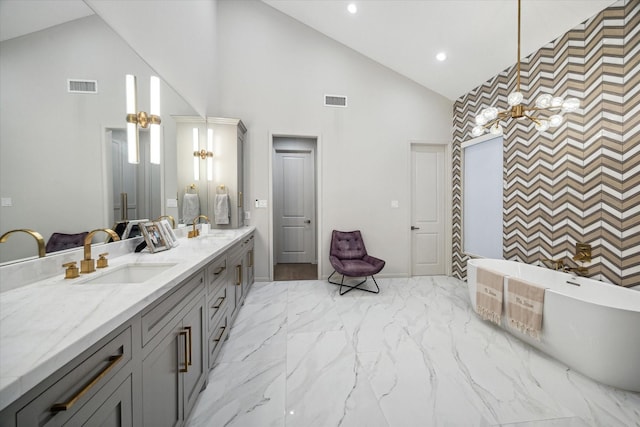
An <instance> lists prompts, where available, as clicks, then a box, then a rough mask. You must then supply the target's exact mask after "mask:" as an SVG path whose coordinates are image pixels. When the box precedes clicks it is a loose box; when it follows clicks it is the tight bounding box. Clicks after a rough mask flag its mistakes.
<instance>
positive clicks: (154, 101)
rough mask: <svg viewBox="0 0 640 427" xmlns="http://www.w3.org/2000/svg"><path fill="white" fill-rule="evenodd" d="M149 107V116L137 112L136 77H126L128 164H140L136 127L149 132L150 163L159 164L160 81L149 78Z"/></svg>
mask: <svg viewBox="0 0 640 427" xmlns="http://www.w3.org/2000/svg"><path fill="white" fill-rule="evenodd" d="M150 83H151V87H150V88H151V90H150V107H149V114H147V113H146V112H144V111H138V108H137V105H136V104H137V103H136V92H137V88H136V87H137V85H136V76H134V75H132V74H127V76H126V96H127V153H128V159H129V163H140V142H139V138H138V126H140V127H141V128H143V129H146V128H149V131H150V135H149V136H150V153H149V157H150V161H151V163H153V164H156V165H159V164H160V123H161V122H162V120H161V119H160V79H159V78H158V77H156V76H151V81H150Z"/></svg>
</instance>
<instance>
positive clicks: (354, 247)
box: [329, 230, 367, 259]
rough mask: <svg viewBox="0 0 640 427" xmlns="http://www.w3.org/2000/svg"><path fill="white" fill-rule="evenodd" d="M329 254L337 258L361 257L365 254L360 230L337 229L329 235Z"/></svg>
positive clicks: (365, 250)
mask: <svg viewBox="0 0 640 427" xmlns="http://www.w3.org/2000/svg"><path fill="white" fill-rule="evenodd" d="M329 255H333V256H335V257H336V258H338V259H362V258H364V257H365V256H366V255H367V249H366V248H365V247H364V241H363V240H362V235H361V234H360V230H356V231H337V230H333V234H332V235H331V249H330V251H329Z"/></svg>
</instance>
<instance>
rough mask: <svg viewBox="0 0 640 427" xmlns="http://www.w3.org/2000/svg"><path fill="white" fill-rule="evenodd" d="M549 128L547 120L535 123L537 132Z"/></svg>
mask: <svg viewBox="0 0 640 427" xmlns="http://www.w3.org/2000/svg"><path fill="white" fill-rule="evenodd" d="M547 129H549V121H548V120H540V122H539V123H536V130H537V131H538V132H544V131H546V130H547Z"/></svg>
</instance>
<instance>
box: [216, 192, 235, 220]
mask: <svg viewBox="0 0 640 427" xmlns="http://www.w3.org/2000/svg"><path fill="white" fill-rule="evenodd" d="M213 216H214V218H215V221H216V224H230V223H231V199H230V198H229V195H228V194H216V198H215V200H214V204H213Z"/></svg>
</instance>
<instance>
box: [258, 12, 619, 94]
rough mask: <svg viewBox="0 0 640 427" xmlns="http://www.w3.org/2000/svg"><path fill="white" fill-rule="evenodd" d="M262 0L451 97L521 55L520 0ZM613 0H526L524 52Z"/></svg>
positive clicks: (480, 82) (492, 74) (494, 73)
mask: <svg viewBox="0 0 640 427" xmlns="http://www.w3.org/2000/svg"><path fill="white" fill-rule="evenodd" d="M262 1H264V2H265V3H267V4H268V5H270V6H272V7H274V8H276V9H278V10H279V11H281V12H283V13H285V14H287V15H289V16H291V17H293V18H295V19H297V20H298V21H300V22H302V23H304V24H306V25H308V26H310V27H311V28H314V29H315V30H317V31H319V32H321V33H323V34H325V35H327V36H329V37H331V38H332V39H335V40H337V41H339V42H340V43H342V44H344V45H346V46H348V47H350V48H352V49H354V50H356V51H358V52H360V53H362V54H363V55H365V56H367V57H369V58H371V59H373V60H374V61H377V62H379V63H380V64H383V65H385V66H387V67H388V68H391V69H392V70H394V71H396V72H398V73H400V74H402V75H404V76H406V77H408V78H410V79H412V80H414V81H415V82H417V83H419V84H421V85H423V86H425V87H427V88H429V89H431V90H433V91H434V92H437V93H439V94H441V95H443V96H445V97H447V98H449V99H451V100H455V99H457V98H458V97H460V96H462V95H464V94H466V93H468V92H469V91H471V90H472V89H474V88H475V87H477V86H479V85H481V84H483V83H484V82H485V81H487V80H489V79H490V78H491V77H493V76H495V75H496V74H498V73H499V72H501V71H502V70H504V69H505V68H507V67H509V66H511V65H513V64H515V63H516V62H517V22H518V21H517V10H518V2H517V1H516V0H351V1H349V0H262ZM349 3H355V4H356V5H357V7H358V12H357V13H356V14H355V15H352V14H350V13H349V12H347V5H348V4H349ZM613 3H615V1H614V0H522V7H521V9H522V31H521V51H522V57H523V58H524V57H526V56H527V55H529V54H530V53H532V52H535V51H536V50H538V49H539V48H540V47H542V46H544V45H545V44H547V43H549V42H550V41H553V40H554V39H555V38H557V37H559V36H561V35H562V34H564V33H566V32H567V31H568V30H570V29H571V28H573V27H575V26H576V25H578V24H580V23H582V22H583V21H585V20H586V19H588V18H591V17H593V16H595V15H596V14H597V13H598V12H600V11H601V10H602V9H605V8H606V7H608V6H610V5H611V4H613ZM440 51H444V52H446V54H447V56H448V59H447V60H446V61H444V62H439V61H437V60H436V59H435V55H436V54H437V53H438V52H440Z"/></svg>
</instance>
